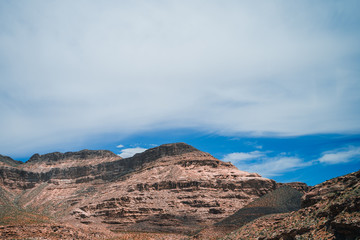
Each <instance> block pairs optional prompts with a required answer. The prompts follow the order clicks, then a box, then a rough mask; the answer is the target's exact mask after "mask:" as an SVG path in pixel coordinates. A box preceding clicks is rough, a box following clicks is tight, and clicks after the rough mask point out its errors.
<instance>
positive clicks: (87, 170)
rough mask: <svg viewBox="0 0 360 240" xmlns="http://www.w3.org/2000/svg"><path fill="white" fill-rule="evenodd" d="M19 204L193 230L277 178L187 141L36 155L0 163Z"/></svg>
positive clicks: (78, 220)
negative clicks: (127, 154) (119, 151)
mask: <svg viewBox="0 0 360 240" xmlns="http://www.w3.org/2000/svg"><path fill="white" fill-rule="evenodd" d="M0 186H1V187H2V189H3V190H4V192H5V191H6V192H8V193H9V194H8V195H9V196H10V197H9V196H8V197H7V199H9V198H10V201H15V200H16V204H17V206H19V207H22V208H24V209H32V210H33V211H36V212H37V213H43V214H46V215H47V216H51V217H56V218H57V219H60V220H61V221H66V222H68V223H72V224H73V225H74V226H79V227H81V226H92V225H96V226H98V227H104V228H108V229H112V230H114V231H118V230H137V231H139V230H140V231H141V230H143V231H174V232H175V231H178V232H191V231H195V230H196V229H197V228H200V227H202V226H205V225H208V224H212V223H214V222H217V221H219V220H220V219H222V218H224V217H226V216H228V215H230V214H233V213H234V212H235V211H236V210H238V209H239V208H241V207H243V206H244V205H246V204H247V203H249V202H251V201H252V200H254V199H256V198H258V197H260V196H262V195H264V194H266V193H268V192H270V191H272V190H274V189H276V188H277V187H278V185H277V183H276V182H275V181H273V180H270V179H267V178H263V177H261V176H260V175H258V174H256V173H248V172H244V171H240V170H238V169H237V168H236V167H235V166H233V165H232V164H231V163H226V162H222V161H220V160H218V159H216V158H214V157H213V156H211V155H210V154H208V153H204V152H201V151H199V150H197V149H195V148H194V147H192V146H189V145H187V144H184V143H176V144H165V145H161V146H159V147H156V148H152V149H149V150H147V151H145V152H143V153H140V154H136V155H135V156H133V157H131V158H126V159H121V158H120V157H118V156H117V155H115V154H113V153H111V152H109V151H90V150H83V151H80V152H76V153H52V154H45V155H38V154H37V155H34V156H33V157H31V159H30V160H29V161H28V162H26V163H24V164H21V165H19V166H9V165H6V166H0Z"/></svg>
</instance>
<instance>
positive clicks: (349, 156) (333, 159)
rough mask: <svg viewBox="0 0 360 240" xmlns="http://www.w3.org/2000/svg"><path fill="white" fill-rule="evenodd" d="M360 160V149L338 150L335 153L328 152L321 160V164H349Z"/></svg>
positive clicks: (352, 147)
mask: <svg viewBox="0 0 360 240" xmlns="http://www.w3.org/2000/svg"><path fill="white" fill-rule="evenodd" d="M359 160H360V147H354V146H351V147H348V148H346V149H337V150H333V151H327V152H324V153H323V154H322V157H320V158H319V162H320V163H325V164H339V163H347V162H350V161H359Z"/></svg>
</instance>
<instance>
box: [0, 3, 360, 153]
mask: <svg viewBox="0 0 360 240" xmlns="http://www.w3.org/2000/svg"><path fill="white" fill-rule="evenodd" d="M359 7H360V2H359V1H351V0H349V1H346V2H341V4H340V3H336V1H331V3H328V1H316V2H313V1H297V2H296V3H294V2H292V1H291V2H289V1H266V2H265V3H263V4H261V6H259V4H257V3H256V2H254V1H227V3H225V4H224V3H223V2H222V1H212V0H209V1H202V0H200V1H136V0H135V1H129V2H124V1H106V3H104V2H100V1H91V0H89V1H36V0H35V1H0V79H1V81H0V112H1V118H0V132H1V136H0V152H7V153H8V154H10V153H15V152H16V153H19V152H22V151H28V150H29V149H34V148H37V149H38V148H39V147H44V146H47V147H49V146H56V145H59V144H60V143H62V145H64V144H68V146H73V145H74V144H76V143H77V142H84V141H86V140H87V139H89V138H90V137H94V136H98V135H99V136H100V135H102V134H106V133H114V134H118V135H119V136H120V137H126V136H129V135H133V134H138V133H140V132H143V131H150V130H154V131H156V130H164V129H177V128H191V129H197V130H200V131H203V132H211V133H214V132H215V133H217V134H221V135H231V136H239V135H241V134H243V133H246V134H251V135H260V136H262V135H268V134H271V135H304V134H313V133H329V132H330V133H339V132H341V133H348V132H351V133H353V132H359V131H360V124H359V118H360V112H359V110H358V109H359V105H360V95H359V92H360V82H359V80H358V79H359V77H360V73H359V71H358V66H359V60H358V59H360V58H359V56H360V47H359V42H360V37H359V36H360V28H359V27H358V26H359V24H360V17H359V16H360V15H359V14H358V11H357V9H359ZM319 12H321V14H319ZM289 19H291V21H289ZM120 137H119V138H120ZM79 140H81V141H79Z"/></svg>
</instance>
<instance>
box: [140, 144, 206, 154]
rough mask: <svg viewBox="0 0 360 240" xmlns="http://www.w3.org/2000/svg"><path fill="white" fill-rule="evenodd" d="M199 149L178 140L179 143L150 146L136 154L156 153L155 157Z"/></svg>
mask: <svg viewBox="0 0 360 240" xmlns="http://www.w3.org/2000/svg"><path fill="white" fill-rule="evenodd" d="M196 151H199V150H198V149H196V148H194V147H193V146H190V145H189V144H186V143H183V142H179V143H168V144H162V145H160V146H158V147H154V148H150V149H148V150H146V151H145V152H143V153H138V154H136V155H139V156H140V155H148V154H149V155H156V156H157V157H164V156H174V155H180V154H184V153H189V152H196ZM136 155H135V156H136Z"/></svg>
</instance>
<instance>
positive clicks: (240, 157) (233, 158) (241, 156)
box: [223, 151, 265, 163]
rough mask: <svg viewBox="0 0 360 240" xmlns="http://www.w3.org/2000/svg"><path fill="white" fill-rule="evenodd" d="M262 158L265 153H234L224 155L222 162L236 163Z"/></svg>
mask: <svg viewBox="0 0 360 240" xmlns="http://www.w3.org/2000/svg"><path fill="white" fill-rule="evenodd" d="M263 156H265V153H264V152H259V151H253V152H249V153H244V152H235V153H229V154H226V155H225V156H224V158H223V161H225V162H228V161H230V162H232V163H237V162H241V161H244V160H250V159H256V158H260V157H263Z"/></svg>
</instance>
